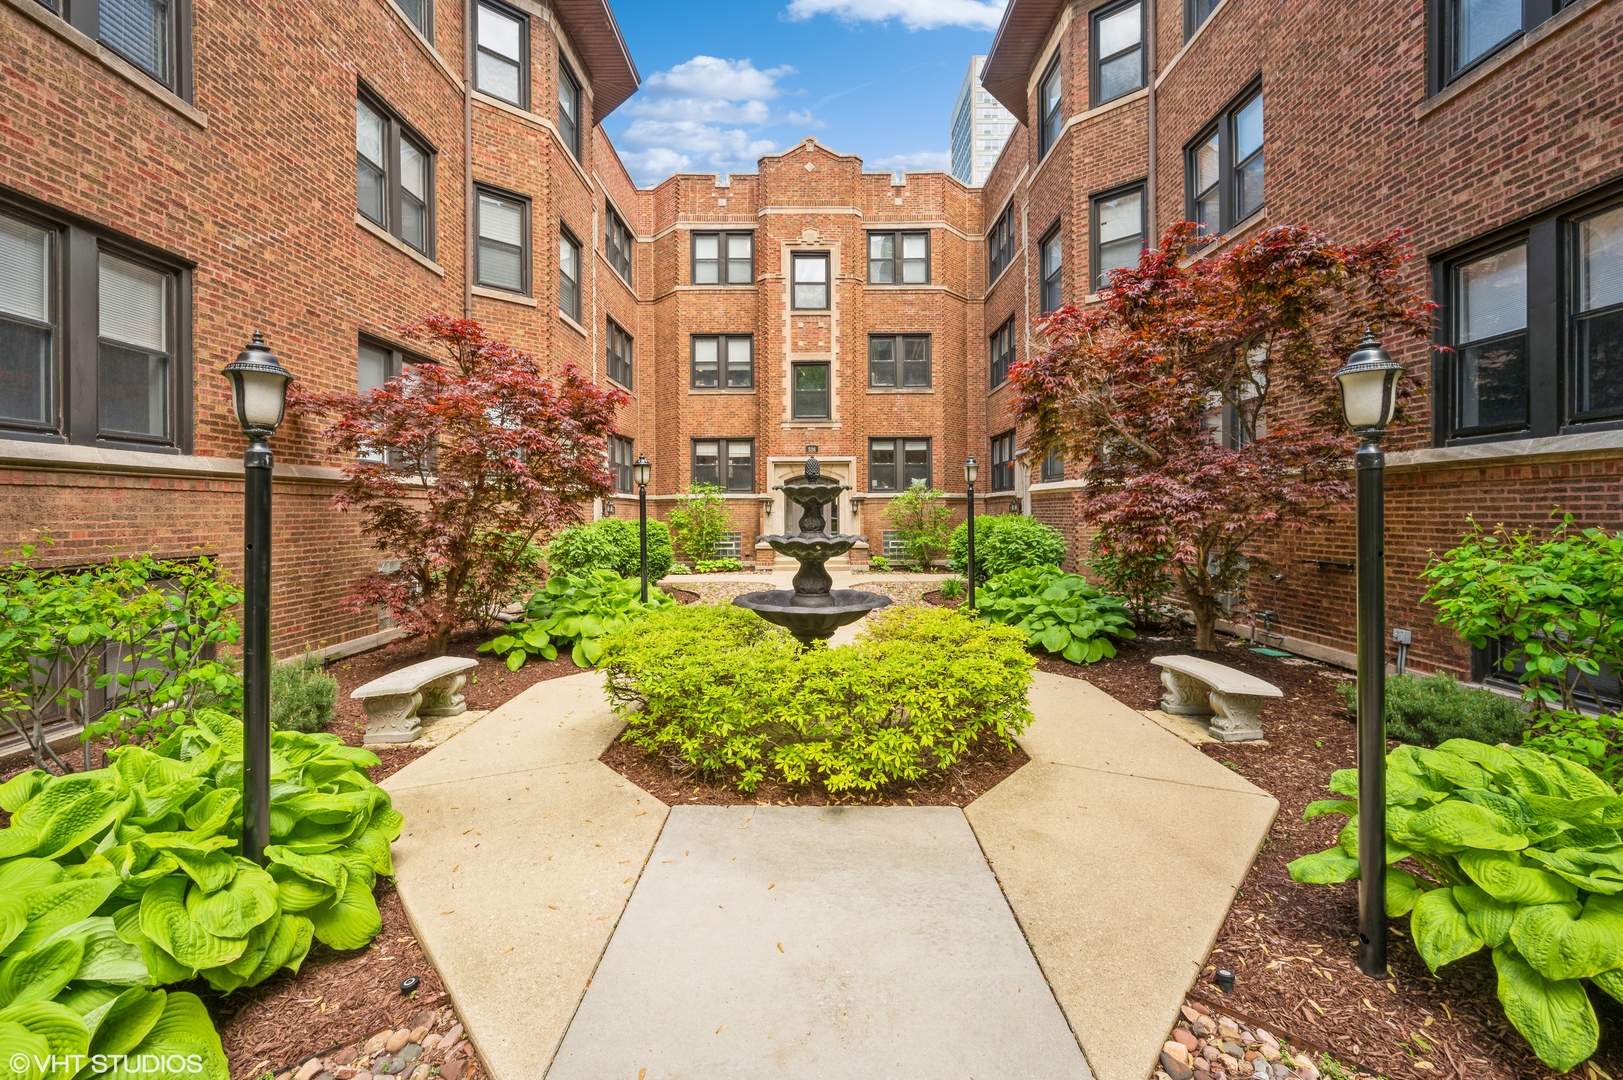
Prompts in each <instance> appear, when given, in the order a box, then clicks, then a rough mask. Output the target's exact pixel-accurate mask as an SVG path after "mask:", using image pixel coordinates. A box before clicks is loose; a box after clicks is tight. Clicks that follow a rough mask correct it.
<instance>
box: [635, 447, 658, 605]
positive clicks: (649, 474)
mask: <svg viewBox="0 0 1623 1080" xmlns="http://www.w3.org/2000/svg"><path fill="white" fill-rule="evenodd" d="M653 476H654V463H653V462H652V461H649V460H648V455H647V454H638V455H637V460H636V461H633V462H632V463H631V479H632V480H633V481H635V482H636V485H637V537H638V546H639V555H638V558H639V559H640V560H641V562H642V602H643V603H645V604H646V603H648V481H649V480H651V479H653Z"/></svg>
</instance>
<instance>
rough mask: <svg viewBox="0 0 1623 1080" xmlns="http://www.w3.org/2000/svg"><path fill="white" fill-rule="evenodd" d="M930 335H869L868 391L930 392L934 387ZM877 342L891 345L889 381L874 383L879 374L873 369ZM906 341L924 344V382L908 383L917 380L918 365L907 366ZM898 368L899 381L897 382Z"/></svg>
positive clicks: (932, 351)
mask: <svg viewBox="0 0 1623 1080" xmlns="http://www.w3.org/2000/svg"><path fill="white" fill-rule="evenodd" d="M932 337H933V335H931V334H869V335H868V389H869V390H877V391H888V390H930V389H933V388H934V387H935V352H934V343H933V342H932V340H931V339H932ZM879 341H889V342H890V343H891V346H890V347H891V373H890V375H891V381H890V382H888V383H885V382H875V381H874V379H875V377H876V376H877V375H878V374H879V372H878V371H877V370H876V369H875V367H874V344H875V343H876V342H879ZM908 341H923V342H924V381H923V382H917V381H915V382H908V381H907V380H908V379H909V378H910V377H911V378H915V379H916V378H917V376H918V365H917V364H916V363H915V364H909V363H908V361H907V357H906V348H907V345H906V343H907V342H908ZM897 368H900V369H901V370H900V373H899V374H900V376H901V379H900V381H897V375H898V371H897Z"/></svg>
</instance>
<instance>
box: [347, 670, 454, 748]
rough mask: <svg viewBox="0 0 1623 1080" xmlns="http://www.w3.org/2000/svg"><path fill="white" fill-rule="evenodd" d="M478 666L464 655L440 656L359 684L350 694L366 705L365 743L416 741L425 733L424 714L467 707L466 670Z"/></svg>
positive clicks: (443, 713)
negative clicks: (464, 698)
mask: <svg viewBox="0 0 1623 1080" xmlns="http://www.w3.org/2000/svg"><path fill="white" fill-rule="evenodd" d="M478 666H479V662H478V661H477V660H469V659H467V658H466V657H461V656H438V657H435V658H434V659H432V660H424V661H423V662H422V663H420V664H412V665H411V666H410V667H404V668H401V669H400V670H398V671H391V672H389V674H387V675H384V676H382V677H381V678H377V679H373V680H372V681H371V682H369V683H367V684H366V685H365V686H361V687H357V688H356V689H355V690H354V691H353V692H352V693H351V694H350V695H349V696H350V698H351V699H353V700H358V701H360V702H361V704H362V706H363V707H364V708H365V709H366V737H365V738H364V739H363V740H362V742H363V743H365V744H366V745H372V744H376V743H409V742H415V741H417V739H418V738H419V737H420V736H421V735H422V733H423V724H422V720H421V717H425V716H426V717H440V716H456V715H457V714H458V713H461V712H464V711H466V710H467V707H468V706H467V703H466V702H465V701H464V700H463V698H462V687H463V686H464V685H466V684H467V681H468V677H467V675H465V674H464V672H466V671H468V670H469V669H471V668H475V667H478Z"/></svg>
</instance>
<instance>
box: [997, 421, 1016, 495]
mask: <svg viewBox="0 0 1623 1080" xmlns="http://www.w3.org/2000/svg"><path fill="white" fill-rule="evenodd" d="M992 490H993V491H1013V490H1014V432H1013V431H1005V432H1004V433H1003V434H1001V435H996V436H994V437H993V438H992Z"/></svg>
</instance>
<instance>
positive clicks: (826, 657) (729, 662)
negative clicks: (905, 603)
mask: <svg viewBox="0 0 1623 1080" xmlns="http://www.w3.org/2000/svg"><path fill="white" fill-rule="evenodd" d="M603 666H604V668H605V669H606V671H607V673H608V688H609V693H610V695H611V696H612V697H613V699H614V701H615V703H616V706H617V707H618V708H619V709H620V710H621V711H622V712H624V713H625V715H626V718H627V722H628V726H627V728H626V734H625V738H627V739H628V740H629V741H631V742H633V743H635V744H636V745H638V746H641V747H643V748H644V749H647V750H653V751H658V752H659V753H661V754H664V755H667V756H675V757H679V758H681V759H682V760H684V761H686V762H689V763H690V764H692V765H693V766H694V767H695V768H697V769H698V770H699V771H701V772H704V773H707V774H710V775H719V776H726V777H728V778H729V779H731V780H732V781H733V782H735V783H736V784H737V785H738V787H739V790H741V791H752V790H754V789H755V787H756V786H757V785H759V784H760V782H761V781H762V780H763V779H764V778H765V777H767V776H768V775H777V776H779V777H781V778H782V779H783V780H785V781H787V782H789V783H792V784H806V783H812V782H814V781H815V782H817V783H821V784H822V785H823V787H825V788H826V789H827V790H828V791H830V792H842V791H877V790H879V789H881V788H884V787H886V786H888V785H891V784H896V783H899V782H904V781H916V780H919V779H922V778H923V777H926V776H929V775H932V774H935V773H939V772H940V771H941V770H943V769H946V768H948V767H949V766H951V765H953V764H954V763H956V762H958V761H959V760H961V759H962V758H963V756H964V754H965V752H966V751H967V750H968V748H969V746H970V745H971V744H972V743H974V742H975V741H976V740H977V739H979V738H981V737H983V736H990V737H992V738H996V739H998V740H999V741H1000V742H1002V743H1003V744H1004V745H1005V746H1009V747H1012V745H1013V738H1014V736H1015V735H1016V734H1018V733H1019V732H1020V731H1022V730H1024V729H1025V727H1026V725H1027V724H1029V723H1030V722H1031V712H1030V710H1029V709H1028V708H1027V707H1026V687H1027V685H1028V684H1029V683H1030V681H1031V667H1032V659H1031V657H1030V655H1029V654H1028V653H1027V652H1026V649H1025V635H1024V634H1022V633H1021V632H1020V631H1018V630H1015V629H1014V628H1013V627H1005V626H988V625H985V624H982V623H977V622H975V621H974V620H972V619H969V618H967V617H965V616H963V615H960V614H958V613H957V612H956V611H951V610H948V609H945V608H918V607H896V608H890V609H888V610H885V611H882V612H880V613H878V614H877V615H875V616H873V617H872V619H871V620H870V623H869V625H868V628H867V629H866V630H865V631H864V632H863V633H862V634H861V635H860V636H859V637H858V638H857V640H856V642H855V643H854V644H851V645H843V646H840V647H838V648H832V649H831V648H827V647H824V646H821V645H819V646H816V647H813V648H811V649H809V650H804V651H802V650H801V648H800V646H799V645H798V644H797V643H796V642H795V640H794V639H793V638H791V637H790V636H789V635H788V634H787V633H785V632H783V631H782V630H779V629H778V628H777V627H774V626H772V625H770V624H769V623H767V622H765V621H764V620H762V619H761V618H760V617H759V616H758V615H756V614H754V613H753V612H750V611H746V610H744V609H742V608H736V607H712V606H708V605H699V604H694V605H689V606H684V607H677V608H671V609H667V610H663V611H657V612H654V613H652V614H650V615H649V616H648V617H647V618H644V619H642V620H640V621H638V622H636V623H633V624H631V625H630V626H628V627H626V628H625V629H624V630H622V631H621V632H620V633H618V634H616V635H615V636H614V637H613V638H612V639H611V640H610V641H609V643H608V646H607V652H606V654H605V656H604V660H603Z"/></svg>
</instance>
